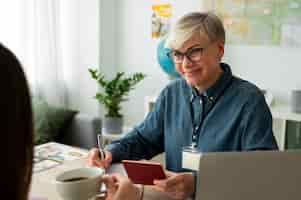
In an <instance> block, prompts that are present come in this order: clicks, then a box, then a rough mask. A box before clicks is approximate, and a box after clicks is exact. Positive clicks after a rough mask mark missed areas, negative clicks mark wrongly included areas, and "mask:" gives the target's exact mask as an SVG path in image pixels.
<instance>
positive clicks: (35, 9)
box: [26, 0, 67, 106]
mask: <svg viewBox="0 0 301 200" xmlns="http://www.w3.org/2000/svg"><path fill="white" fill-rule="evenodd" d="M31 1H32V3H31V4H30V6H29V7H28V5H27V9H26V16H27V20H28V23H31V25H30V26H27V30H26V31H27V33H28V36H27V37H29V38H30V37H32V38H30V39H29V41H32V44H27V48H29V49H30V50H29V52H30V54H29V55H27V58H28V64H29V63H30V62H31V63H30V64H31V66H33V67H32V70H31V72H32V79H33V80H32V84H33V92H34V94H35V95H36V96H39V97H42V98H44V99H45V100H47V102H48V103H50V104H53V105H60V106H66V105H67V91H66V86H65V80H64V70H63V65H62V46H61V31H60V22H61V21H60V20H61V19H60V6H59V5H60V4H59V0H42V1H41V0H31ZM30 57H31V58H30Z"/></svg>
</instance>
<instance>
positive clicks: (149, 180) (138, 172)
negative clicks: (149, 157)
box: [122, 160, 166, 185]
mask: <svg viewBox="0 0 301 200" xmlns="http://www.w3.org/2000/svg"><path fill="white" fill-rule="evenodd" d="M122 163H123V166H124V169H125V171H126V172H127V175H128V177H129V178H130V179H131V181H132V182H133V183H135V184H143V185H153V184H154V183H153V181H154V180H155V179H165V178H166V175H165V173H164V170H163V167H162V165H161V164H160V163H156V162H149V161H134V160H123V161H122Z"/></svg>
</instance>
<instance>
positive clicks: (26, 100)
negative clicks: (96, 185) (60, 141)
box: [0, 44, 33, 200]
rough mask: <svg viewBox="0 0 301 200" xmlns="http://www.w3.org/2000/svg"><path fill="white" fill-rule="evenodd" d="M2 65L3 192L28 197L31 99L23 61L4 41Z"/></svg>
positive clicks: (17, 198)
mask: <svg viewBox="0 0 301 200" xmlns="http://www.w3.org/2000/svg"><path fill="white" fill-rule="evenodd" d="M0 67H1V68H0V69H1V72H0V92H1V93H2V95H1V97H0V106H1V107H0V108H1V122H0V123H1V127H0V131H1V141H2V142H1V145H0V152H1V154H2V162H1V166H2V167H3V170H1V172H2V176H1V182H2V184H3V186H1V190H2V191H1V195H3V196H7V197H8V198H9V199H14V200H26V199H27V196H28V191H29V186H30V182H31V175H32V165H33V122H32V118H33V117H32V109H31V98H30V93H29V88H28V85H27V81H26V78H25V74H24V72H23V70H22V67H21V64H20V62H19V61H18V59H17V58H16V56H15V55H14V54H13V53H12V52H11V51H10V50H8V49H7V48H6V47H4V46H3V45H2V44H0ZM2 167H1V168H2Z"/></svg>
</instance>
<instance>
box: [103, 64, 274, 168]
mask: <svg viewBox="0 0 301 200" xmlns="http://www.w3.org/2000/svg"><path fill="white" fill-rule="evenodd" d="M220 66H221V68H222V69H223V71H224V72H223V74H222V75H221V77H220V78H219V80H218V81H217V82H216V83H215V84H214V85H213V86H212V87H210V88H209V89H208V90H207V91H205V92H204V93H202V94H198V92H197V91H196V90H195V89H194V88H192V87H191V86H189V85H188V84H187V83H186V81H185V80H183V79H179V80H176V81H173V82H172V83H171V84H169V85H168V86H167V87H166V88H165V89H163V91H162V92H161V94H160V96H159V97H158V98H157V101H156V104H155V106H154V109H153V111H152V112H150V113H149V114H148V115H147V116H146V118H145V120H144V121H143V122H142V123H141V124H140V125H139V126H137V127H135V128H134V129H133V130H132V131H131V132H129V133H128V134H127V135H126V136H125V137H124V138H122V139H121V140H118V141H114V142H113V143H112V144H110V145H108V146H107V147H106V149H107V150H109V151H110V152H111V153H112V155H113V162H118V161H120V160H123V159H134V160H138V159H150V158H152V157H153V156H155V155H157V154H159V153H162V152H165V154H166V168H167V169H168V170H171V171H175V172H180V171H184V170H183V169H182V148H183V147H185V146H188V145H190V144H191V142H192V136H193V129H194V128H196V127H197V126H199V128H198V131H197V133H196V136H197V137H196V140H197V148H198V149H199V151H201V152H220V151H249V150H271V149H278V147H277V144H276V141H275V138H274V136H273V131H272V116H271V113H270V110H269V108H268V106H267V104H266V102H265V99H264V96H263V94H262V92H261V91H260V90H259V89H258V88H257V87H256V86H255V85H253V84H252V83H250V82H248V81H245V80H242V79H240V78H237V77H235V76H233V75H232V72H231V69H230V67H229V66H228V65H227V64H224V63H221V65H220Z"/></svg>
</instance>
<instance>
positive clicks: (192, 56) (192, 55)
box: [167, 43, 212, 64]
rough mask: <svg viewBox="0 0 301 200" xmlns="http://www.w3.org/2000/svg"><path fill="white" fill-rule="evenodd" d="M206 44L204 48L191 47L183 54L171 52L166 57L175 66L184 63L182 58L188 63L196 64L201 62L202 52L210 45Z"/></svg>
mask: <svg viewBox="0 0 301 200" xmlns="http://www.w3.org/2000/svg"><path fill="white" fill-rule="evenodd" d="M211 44H212V43H210V44H208V45H207V46H206V47H191V48H190V49H188V50H187V51H186V52H185V53H181V52H179V51H176V50H173V51H170V52H168V53H167V56H168V57H169V58H170V59H172V60H173V61H174V63H176V64H181V63H182V62H183V61H184V57H185V56H186V58H187V59H188V60H189V61H190V62H198V61H200V60H201V58H202V55H203V53H204V51H205V50H206V49H207V48H208V47H209V46H210V45H211Z"/></svg>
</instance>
